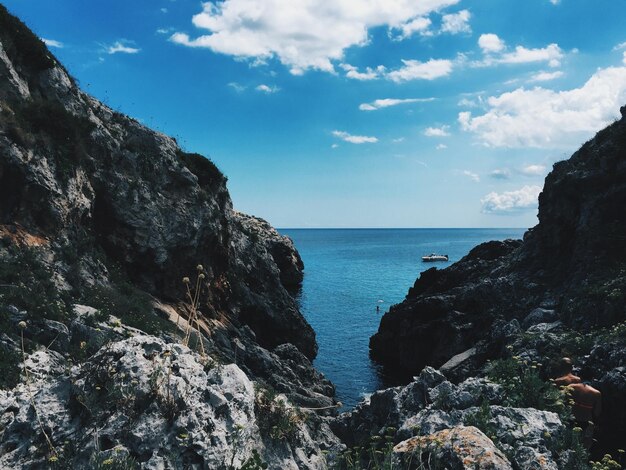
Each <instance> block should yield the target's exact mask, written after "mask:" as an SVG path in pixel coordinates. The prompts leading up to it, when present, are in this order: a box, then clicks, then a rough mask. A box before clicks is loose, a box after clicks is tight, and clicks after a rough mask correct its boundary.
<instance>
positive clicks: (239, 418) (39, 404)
mask: <svg viewBox="0 0 626 470" xmlns="http://www.w3.org/2000/svg"><path fill="white" fill-rule="evenodd" d="M27 367H28V368H29V370H30V372H31V374H30V375H31V383H30V386H28V385H27V384H25V383H22V384H20V385H19V386H18V387H16V388H15V389H13V390H11V391H0V416H2V423H3V430H2V434H1V435H0V467H3V468H4V467H6V468H24V469H30V468H40V466H41V465H43V464H44V463H45V462H46V460H47V457H48V456H49V455H50V450H49V449H47V448H46V445H45V443H42V441H41V440H40V439H41V437H42V434H41V429H40V428H39V426H38V422H37V420H36V419H34V413H35V410H36V412H37V413H38V415H39V417H40V419H41V421H42V423H43V426H44V428H45V429H46V432H47V434H48V435H49V437H50V439H51V440H52V443H53V445H54V446H55V448H57V452H58V453H59V455H60V458H63V457H62V456H63V452H62V448H63V447H64V442H67V441H68V440H70V439H71V441H72V443H73V445H74V448H75V449H76V455H75V456H74V457H73V458H72V460H71V462H70V461H65V462H64V461H62V463H64V464H67V465H69V466H71V468H77V469H80V468H87V466H88V462H89V459H90V458H91V456H92V454H93V453H94V452H95V446H96V445H98V446H99V447H100V449H103V450H109V449H113V448H115V449H116V451H117V452H120V451H121V452H123V453H127V454H128V455H130V456H132V457H134V458H135V459H136V460H137V461H138V463H139V464H140V466H141V468H163V465H165V466H167V467H168V468H176V466H177V465H179V466H180V465H182V466H184V467H187V466H191V467H195V466H197V467H198V468H224V467H225V466H227V465H230V462H231V461H232V462H233V464H234V465H235V466H236V467H237V466H240V465H241V464H242V463H243V462H244V461H245V460H246V459H247V458H249V457H250V456H251V455H252V450H253V449H255V450H257V451H258V452H259V453H260V455H261V457H262V458H263V460H265V461H267V462H271V466H270V468H276V469H278V468H281V469H282V468H285V469H293V470H296V469H322V468H325V460H324V457H323V454H322V452H321V448H320V445H322V446H324V447H325V448H330V447H332V446H340V444H339V442H338V441H337V439H336V438H335V437H334V436H333V435H332V433H331V432H330V430H329V428H328V426H327V425H326V424H325V423H323V422H321V421H319V418H316V417H315V416H313V415H311V416H309V417H308V419H309V420H312V421H311V422H312V423H315V424H314V425H313V424H311V423H310V422H307V421H306V420H302V419H298V420H296V421H293V422H292V426H293V427H292V428H291V429H290V430H289V432H288V434H287V435H286V437H285V438H272V437H271V436H270V434H269V431H270V429H269V428H268V427H267V426H268V425H264V424H263V422H264V421H262V420H261V419H260V418H259V415H258V414H259V413H263V412H267V410H265V411H264V410H263V409H259V408H258V406H259V405H258V404H257V401H256V393H257V392H255V387H254V385H253V383H252V382H251V381H250V380H249V379H248V377H247V376H246V375H245V374H244V372H243V371H242V370H241V369H239V368H238V367H237V366H236V365H234V364H230V365H224V366H221V365H219V364H217V363H215V362H213V360H212V359H210V358H208V359H207V360H206V361H203V360H202V359H201V357H199V356H198V355H197V354H195V353H192V352H191V351H190V350H189V349H187V348H186V347H184V346H181V345H178V344H167V343H165V342H163V341H161V340H159V339H156V338H154V337H150V336H136V337H133V338H129V339H127V340H123V341H119V342H115V343H111V344H109V345H108V346H106V347H104V348H102V349H101V350H100V351H99V352H98V353H97V354H96V355H94V356H93V357H92V358H90V359H89V360H88V361H87V362H85V363H84V364H81V365H79V366H75V367H74V368H73V369H72V371H71V372H70V373H69V375H68V374H67V365H66V364H65V360H64V359H63V357H62V356H60V355H58V354H57V353H55V352H53V351H38V352H36V353H34V354H32V355H30V356H29V358H28V361H27ZM31 393H32V395H33V403H34V408H33V406H32V405H31V404H30V401H29V400H30V394H31ZM276 399H277V400H278V399H281V398H280V396H279V397H278V398H276ZM283 400H284V398H283ZM284 403H285V405H284V406H285V410H290V409H291V408H290V407H291V406H292V405H290V404H289V403H288V402H286V401H285V402H284ZM294 416H295V415H294ZM270 424H271V423H270ZM95 429H97V430H98V431H97V434H95ZM44 442H45V441H44ZM96 442H97V444H96Z"/></svg>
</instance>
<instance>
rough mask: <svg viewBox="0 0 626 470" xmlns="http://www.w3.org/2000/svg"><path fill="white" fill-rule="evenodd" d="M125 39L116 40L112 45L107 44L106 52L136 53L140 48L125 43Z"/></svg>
mask: <svg viewBox="0 0 626 470" xmlns="http://www.w3.org/2000/svg"><path fill="white" fill-rule="evenodd" d="M127 44H128V42H127V41H117V42H115V44H113V45H112V46H108V47H107V48H106V52H107V54H117V53H118V52H119V53H122V54H137V53H138V52H139V51H141V49H137V48H136V47H131V46H128V45H127Z"/></svg>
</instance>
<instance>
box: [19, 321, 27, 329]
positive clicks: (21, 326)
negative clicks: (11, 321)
mask: <svg viewBox="0 0 626 470" xmlns="http://www.w3.org/2000/svg"><path fill="white" fill-rule="evenodd" d="M17 326H19V327H20V329H22V330H25V329H26V322H25V321H21V322H19V323H18V324H17Z"/></svg>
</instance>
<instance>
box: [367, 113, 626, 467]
mask: <svg viewBox="0 0 626 470" xmlns="http://www.w3.org/2000/svg"><path fill="white" fill-rule="evenodd" d="M623 207H626V117H624V116H622V119H621V120H619V121H616V122H615V123H613V124H611V125H610V126H608V127H607V128H606V129H604V130H602V131H600V132H598V134H597V135H596V136H595V137H594V138H593V139H592V140H590V141H589V142H587V143H586V144H584V145H583V146H582V148H581V149H580V150H578V151H577V152H576V153H574V155H572V157H571V158H570V159H569V160H566V161H562V162H558V163H556V164H555V165H554V167H553V169H552V171H551V172H550V174H549V175H548V176H547V177H546V180H545V186H544V189H543V192H542V193H541V195H540V197H539V215H538V217H539V223H538V225H537V226H536V227H534V228H532V229H530V230H529V231H527V232H526V234H525V235H524V240H516V241H513V240H507V241H504V242H488V243H485V244H482V245H479V246H477V247H476V248H474V249H473V250H472V251H471V252H470V253H469V254H468V255H467V256H465V257H464V258H463V259H461V260H460V261H459V262H457V263H455V264H453V265H452V266H450V267H448V268H446V269H443V270H438V269H435V268H433V269H429V270H427V271H425V272H423V273H422V274H421V276H420V278H419V279H418V280H417V281H416V282H415V285H414V286H413V287H412V288H411V289H410V290H409V292H408V294H407V296H406V298H405V300H404V301H403V302H402V303H401V304H399V305H395V306H393V307H392V308H391V309H390V310H389V312H388V313H386V314H385V315H384V316H383V318H382V320H381V323H380V327H379V330H378V332H377V333H376V334H375V335H374V336H372V338H371V339H370V351H371V356H372V358H374V359H375V360H377V361H379V362H381V363H382V364H383V365H384V367H385V369H386V371H387V372H388V373H390V374H392V375H394V376H396V377H399V378H401V379H402V380H404V381H408V380H409V378H410V377H411V375H413V374H416V373H418V372H419V371H420V370H421V369H422V368H423V367H424V366H426V365H431V366H435V367H441V368H442V370H444V371H445V373H446V374H447V376H448V377H449V378H451V379H452V380H454V381H455V382H462V381H463V380H465V379H466V378H468V377H472V376H481V375H484V370H485V367H486V361H487V360H489V359H495V358H501V357H510V356H511V355H517V356H519V357H522V358H523V359H524V360H527V361H535V362H536V363H542V366H541V374H542V377H543V378H544V379H547V378H549V377H555V376H556V375H555V374H556V373H557V372H558V371H557V369H556V368H555V364H556V363H557V361H558V359H559V358H560V357H563V356H571V357H573V358H574V360H575V362H576V363H577V365H579V366H580V367H582V368H583V369H587V370H589V376H590V378H591V379H592V384H593V385H594V386H595V387H596V388H598V389H599V390H600V391H601V392H602V393H603V395H604V396H605V397H607V401H606V405H607V408H604V413H603V416H602V417H601V418H600V420H601V421H602V425H601V426H600V429H601V431H598V432H597V433H596V435H597V438H598V441H599V442H598V444H596V446H595V447H594V452H595V454H596V455H598V456H601V455H602V452H604V451H610V452H615V451H616V450H617V449H618V448H621V447H623V445H624V444H625V442H624V440H623V438H616V436H624V435H625V433H626V419H625V418H624V416H626V414H625V413H626V409H625V406H626V405H625V403H626V393H625V391H626V389H624V388H622V387H623V383H624V381H623V374H622V371H621V369H620V367H621V364H619V361H618V360H617V358H618V357H621V356H622V354H621V352H622V351H623V349H624V344H626V335H625V334H623V328H624V327H623V323H621V322H624V320H626V307H625V305H626V303H625V302H624V300H626V245H625V244H624V243H623V242H624V239H625V238H626V212H624V210H623ZM613 330H614V331H617V332H614V333H611V331H613ZM602 356H604V357H605V359H604V360H600V359H599V357H602ZM590 364H593V366H591V367H590V366H589V365H590ZM618 390H619V391H618ZM522 468H526V467H523V466H522Z"/></svg>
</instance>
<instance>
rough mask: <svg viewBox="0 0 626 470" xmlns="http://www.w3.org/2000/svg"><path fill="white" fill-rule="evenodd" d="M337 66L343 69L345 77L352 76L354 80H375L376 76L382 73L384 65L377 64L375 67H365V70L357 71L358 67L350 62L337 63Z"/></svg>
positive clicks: (378, 76)
mask: <svg viewBox="0 0 626 470" xmlns="http://www.w3.org/2000/svg"><path fill="white" fill-rule="evenodd" d="M339 67H341V68H342V69H343V70H345V72H346V77H348V78H352V79H354V80H362V81H364V80H376V79H377V78H380V76H381V75H382V74H384V72H385V67H384V66H382V65H379V66H378V67H376V68H375V69H372V68H370V67H367V68H366V69H365V72H359V69H358V68H356V67H355V66H354V65H350V64H339Z"/></svg>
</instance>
